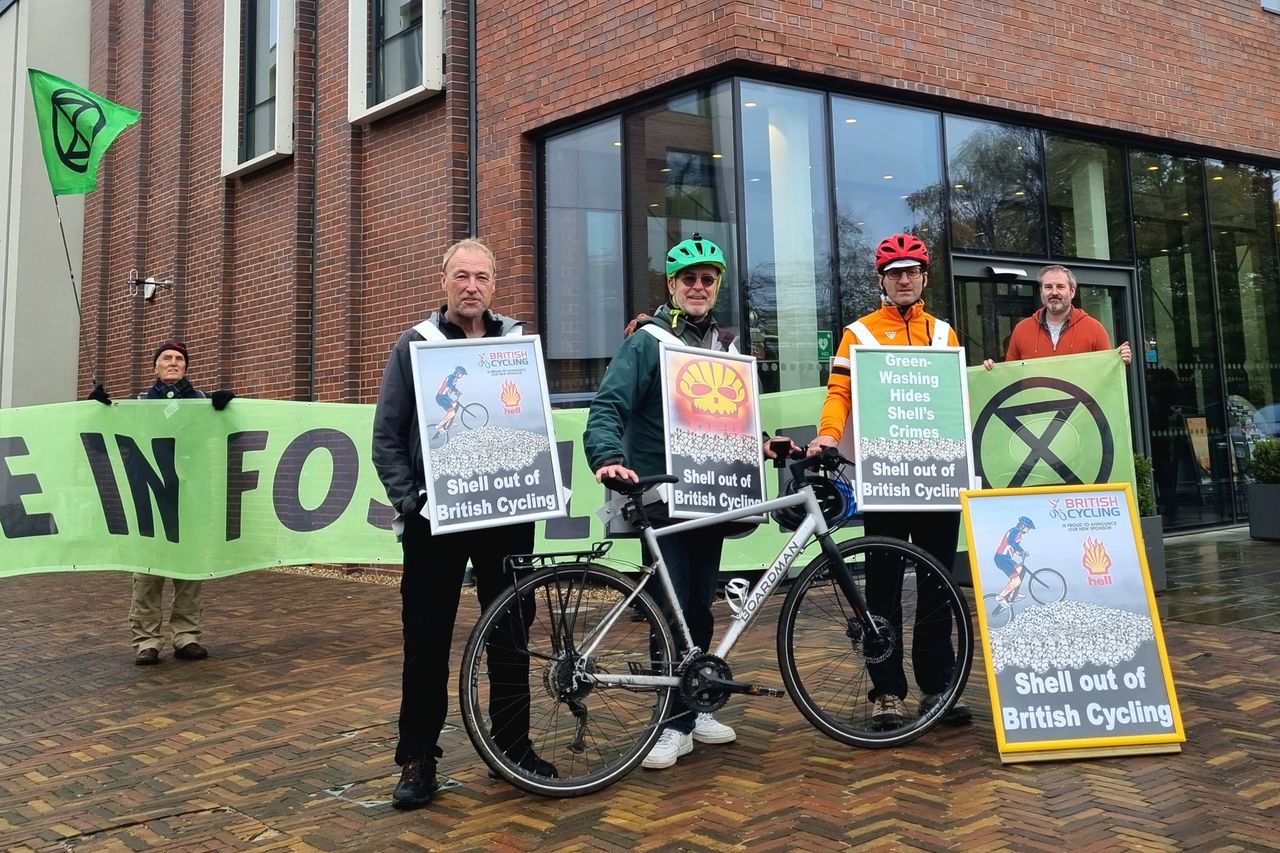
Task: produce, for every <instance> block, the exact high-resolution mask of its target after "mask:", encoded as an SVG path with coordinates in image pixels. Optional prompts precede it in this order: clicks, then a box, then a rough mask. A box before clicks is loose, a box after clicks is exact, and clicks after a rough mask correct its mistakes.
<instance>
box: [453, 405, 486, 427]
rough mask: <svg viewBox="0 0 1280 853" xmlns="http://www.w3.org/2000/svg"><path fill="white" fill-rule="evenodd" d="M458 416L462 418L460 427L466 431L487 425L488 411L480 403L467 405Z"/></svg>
mask: <svg viewBox="0 0 1280 853" xmlns="http://www.w3.org/2000/svg"><path fill="white" fill-rule="evenodd" d="M458 416H459V417H460V418H462V425H463V426H464V427H466V428H467V429H480V427H482V426H484V425H485V424H487V423H489V410H488V409H486V408H485V407H484V406H482V405H481V404H480V403H467V404H466V405H465V406H463V407H462V411H461V412H459V413H458Z"/></svg>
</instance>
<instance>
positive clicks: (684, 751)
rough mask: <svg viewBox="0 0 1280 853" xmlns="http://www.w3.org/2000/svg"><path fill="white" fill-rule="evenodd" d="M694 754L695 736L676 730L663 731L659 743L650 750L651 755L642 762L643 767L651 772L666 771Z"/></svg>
mask: <svg viewBox="0 0 1280 853" xmlns="http://www.w3.org/2000/svg"><path fill="white" fill-rule="evenodd" d="M691 752H693V735H689V734H684V733H683V732H678V731H676V730H675V729H663V730H662V736H661V737H659V738H658V742H657V743H655V744H654V745H653V749H651V750H649V754H648V755H646V756H645V757H644V761H641V762H640V766H641V767H645V768H648V769H649V770H664V769H666V768H668V767H670V766H671V765H673V764H675V763H676V759H677V758H679V757H680V756H682V755H688V754H689V753H691Z"/></svg>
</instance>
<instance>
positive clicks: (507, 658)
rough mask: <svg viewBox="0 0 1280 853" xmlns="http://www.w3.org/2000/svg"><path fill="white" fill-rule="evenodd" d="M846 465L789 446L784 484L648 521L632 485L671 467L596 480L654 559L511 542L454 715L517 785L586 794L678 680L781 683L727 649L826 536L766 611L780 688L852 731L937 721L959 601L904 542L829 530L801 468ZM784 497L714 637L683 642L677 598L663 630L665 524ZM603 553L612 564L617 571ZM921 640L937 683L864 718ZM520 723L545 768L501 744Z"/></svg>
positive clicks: (956, 635) (722, 691)
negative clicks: (770, 551) (884, 716)
mask: <svg viewBox="0 0 1280 853" xmlns="http://www.w3.org/2000/svg"><path fill="white" fill-rule="evenodd" d="M846 464H848V461H847V460H845V459H843V458H842V457H840V456H839V455H838V454H837V453H835V451H834V450H831V451H829V452H828V453H826V454H823V455H820V456H814V457H810V458H808V459H802V460H799V461H797V462H794V463H793V464H792V466H791V468H792V476H793V478H797V479H796V482H798V483H805V485H803V487H801V488H799V489H798V490H797V491H795V492H794V493H793V494H788V495H785V496H783V497H780V498H777V499H775V500H770V501H765V502H764V503H760V504H755V505H752V506H748V507H744V508H742V509H736V510H730V511H727V512H722V513H718V514H715V515H712V516H707V517H704V518H697V519H693V520H688V521H682V522H679V523H676V524H672V525H671V526H668V527H662V528H661V529H655V528H654V527H653V526H652V525H651V524H650V521H649V518H648V515H647V513H646V508H645V497H644V496H645V493H646V492H648V491H649V490H650V489H652V488H653V487H655V486H656V485H658V484H659V483H664V482H675V479H676V478H674V477H670V476H658V477H645V478H641V480H640V482H639V483H629V482H623V481H615V482H612V483H608V484H607V485H609V486H610V488H612V489H614V490H615V491H620V492H623V493H624V494H625V498H623V499H622V500H623V502H624V507H623V510H622V514H623V517H625V518H626V519H627V520H629V521H630V522H631V524H632V525H634V526H635V528H636V529H637V530H638V531H639V533H640V535H641V536H642V537H643V538H644V540H645V542H647V543H648V546H649V552H650V553H651V554H654V555H656V557H655V559H654V562H653V563H652V564H651V565H647V566H634V565H631V564H626V563H622V562H621V561H612V560H608V556H607V555H608V552H609V547H610V545H611V544H612V543H610V542H603V543H599V544H597V545H595V546H594V547H593V549H592V550H591V551H587V552H580V553H558V554H535V555H525V556H519V557H509V558H508V568H509V570H511V571H512V572H513V573H514V575H515V582H514V583H513V585H512V586H511V587H509V588H508V589H507V590H506V591H505V592H504V593H502V594H501V595H500V596H499V597H498V598H497V599H496V600H495V601H494V602H493V603H492V604H491V605H490V607H489V608H488V609H487V610H485V612H484V613H483V614H482V615H481V617H480V620H479V621H478V622H477V624H476V626H475V628H474V629H473V630H472V632H471V637H470V640H469V642H468V643H467V648H466V651H465V652H464V654H463V659H462V667H461V671H460V676H459V678H460V683H459V695H460V699H461V705H462V719H463V724H464V725H465V727H466V730H467V734H468V735H469V736H470V738H471V742H472V743H473V744H474V745H475V748H476V751H477V752H479V754H480V756H481V758H482V759H483V760H484V761H485V763H486V764H488V765H489V767H490V768H491V769H492V770H493V771H494V772H495V773H496V774H497V775H498V776H500V777H502V778H504V779H506V780H507V781H509V782H511V783H512V784H514V785H516V786H517V787H519V788H522V789H524V790H526V791H529V792H531V793H535V794H541V795H545V796H554V797H574V796H580V795H583V794H589V793H592V792H595V791H599V790H601V789H602V788H604V787H606V786H608V785H611V784H613V783H614V782H616V781H618V780H619V779H621V778H622V777H624V776H626V775H627V774H628V773H630V772H631V771H632V770H633V769H635V767H636V766H637V765H639V764H640V762H641V761H642V760H643V759H644V756H645V755H646V754H647V753H648V752H649V750H650V748H652V746H653V745H654V743H655V742H656V741H657V740H658V737H659V736H660V734H661V732H662V729H663V726H664V724H666V723H667V722H668V721H669V718H670V710H671V706H672V702H673V694H674V693H675V691H680V693H681V695H682V697H683V698H684V700H685V703H686V704H687V705H688V706H689V707H690V708H691V709H693V710H692V713H699V712H704V711H706V712H710V711H715V710H716V709H718V708H720V707H722V706H723V705H724V704H725V702H727V701H728V698H729V696H731V695H732V694H735V693H740V694H747V695H757V696H782V695H783V691H781V690H779V689H776V688H773V687H768V686H764V685H760V684H754V683H749V682H744V681H739V680H735V679H734V677H733V672H732V670H731V669H730V666H729V656H730V653H731V652H732V651H733V649H734V647H735V646H736V644H737V642H738V640H739V639H740V638H741V637H742V635H743V633H744V632H745V631H746V630H747V629H748V628H749V627H751V625H752V624H753V623H754V622H755V621H756V619H757V618H758V617H759V616H760V614H761V613H762V612H763V611H764V606H763V605H764V603H765V601H766V600H767V599H768V598H769V596H770V595H771V594H772V593H773V592H774V591H775V590H776V589H777V588H778V587H779V586H780V585H781V584H782V583H783V581H784V580H785V579H786V578H787V576H788V573H789V571H790V569H791V567H792V565H793V564H794V563H795V561H796V559H797V558H798V557H799V556H800V554H801V553H802V552H803V551H804V549H805V546H806V545H808V543H809V542H810V540H811V539H813V538H815V537H816V538H817V539H818V541H819V543H820V545H821V548H822V553H821V554H820V555H819V556H818V557H817V558H815V559H814V560H813V561H812V562H810V563H809V565H807V566H806V567H805V568H804V569H802V570H801V571H800V572H799V574H798V575H797V576H796V578H795V580H794V581H792V583H791V585H790V591H789V592H788V594H787V597H786V600H785V602H784V603H783V605H782V611H781V614H780V616H779V619H778V632H777V653H778V661H779V666H780V669H781V672H782V679H783V682H784V683H785V685H786V691H787V692H788V693H789V694H790V695H791V698H792V700H793V701H794V702H795V704H796V706H797V707H798V708H799V710H800V712H801V713H802V714H803V715H804V716H805V718H806V719H808V720H809V722H810V723H812V724H813V725H814V726H815V727H816V728H818V729H819V730H820V731H822V732H823V733H824V734H826V735H828V736H830V737H832V738H835V739H836V740H838V741H841V742H843V743H846V744H850V745H853V746H859V747H888V746H896V745H899V744H904V743H907V742H909V741H911V740H913V739H915V738H917V737H919V736H920V735H922V734H923V733H925V732H926V731H928V730H929V729H931V728H932V727H933V726H934V725H936V724H937V723H938V722H939V721H940V720H942V718H943V716H944V715H945V714H946V713H947V712H948V711H949V710H950V709H951V707H952V706H953V705H954V704H955V702H956V700H957V699H958V698H959V696H960V694H961V692H962V691H963V689H964V685H965V682H966V680H967V679H968V675H969V668H970V665H971V663H972V659H973V633H972V628H971V623H970V618H969V609H968V606H967V604H966V602H965V598H964V595H963V594H962V593H961V591H960V589H959V588H958V587H957V586H956V585H955V583H954V582H953V581H952V580H951V577H950V575H949V574H948V572H947V571H946V570H945V569H944V568H943V567H942V566H941V565H940V564H939V563H938V562H937V561H936V560H935V559H934V558H933V557H931V556H930V555H929V554H927V553H926V552H924V551H922V550H921V549H919V548H917V547H915V546H914V545H910V544H908V543H906V542H903V541H901V540H898V539H892V538H888V537H861V538H857V539H851V540H847V541H845V542H844V543H840V544H837V543H836V542H835V540H834V539H833V538H832V537H831V530H830V528H829V526H828V523H827V519H826V518H825V517H824V515H823V511H822V506H821V504H820V500H819V498H818V497H816V496H815V493H814V488H813V486H812V485H811V484H810V483H811V482H812V475H811V472H813V471H814V470H815V469H816V468H818V467H820V466H834V470H838V469H839V466H842V465H846ZM807 474H808V475H809V477H808V478H807V479H806V475H807ZM824 502H825V501H824ZM790 508H802V509H803V517H802V519H801V520H800V522H799V524H798V526H797V527H796V529H795V532H794V534H793V535H792V536H791V538H790V540H788V542H787V543H786V544H785V545H784V546H783V548H782V551H781V552H780V553H779V554H778V556H777V558H776V559H774V560H773V562H772V563H771V564H770V565H769V567H768V568H767V569H766V570H765V571H764V573H763V574H762V575H761V577H760V578H759V580H757V581H756V583H755V585H754V586H753V587H752V589H751V590H750V591H749V592H748V593H747V595H746V597H745V599H744V600H743V601H742V603H741V606H740V608H739V610H738V612H737V613H735V614H734V616H733V617H732V619H731V620H730V622H729V624H728V627H727V628H726V630H725V632H724V636H723V638H722V639H721V640H720V643H719V645H717V646H716V648H715V650H714V652H709V651H708V650H704V649H699V648H697V647H696V646H695V645H694V644H693V641H692V638H691V637H690V634H689V628H688V624H687V622H686V621H685V617H684V614H683V612H681V610H680V609H679V607H678V606H676V607H674V608H673V617H674V618H673V622H674V628H675V630H676V631H678V632H679V636H680V637H681V638H682V640H683V642H682V643H679V644H677V643H676V641H675V639H674V637H673V635H672V629H671V626H669V625H668V623H667V621H666V620H665V619H664V618H663V616H662V611H661V609H660V608H659V606H658V604H657V603H656V602H655V600H654V596H653V594H652V593H653V592H656V593H658V594H661V595H665V596H667V597H668V600H670V601H673V602H674V601H675V595H674V592H673V589H672V585H671V579H670V576H669V574H668V571H667V567H666V564H665V563H664V562H663V561H662V557H661V550H660V548H659V547H658V544H659V542H660V541H661V539H662V538H663V537H665V536H669V535H672V534H675V533H679V532H682V531H688V530H697V529H700V528H705V527H710V526H712V525H717V524H723V523H725V522H728V521H736V520H742V519H746V518H749V517H752V516H759V515H761V514H763V513H774V512H779V511H786V510H788V509H790ZM606 561H607V562H612V563H614V564H615V565H623V566H626V567H627V568H628V569H629V570H630V574H624V573H623V572H621V571H618V570H617V569H616V568H615V567H613V566H611V565H608V564H606ZM653 584H657V585H658V586H657V589H656V590H653V589H652V585H653ZM868 601H870V602H871V603H870V605H869V604H868ZM633 611H634V612H635V613H636V614H638V616H639V617H641V618H640V619H637V618H634V617H633ZM926 634H927V635H928V639H927V640H925V639H924V637H925V635H926ZM677 649H687V651H685V652H684V653H682V654H678V653H677ZM929 655H943V656H950V658H951V660H952V661H953V663H952V664H951V665H950V668H949V671H948V672H946V673H945V674H944V676H943V678H945V683H944V684H941V685H938V686H937V689H936V690H930V696H931V697H936V698H931V701H930V703H928V705H927V707H925V708H924V710H923V713H921V715H920V716H918V717H910V718H909V719H907V720H905V721H904V722H903V723H902V724H901V725H898V726H895V727H888V728H886V727H884V726H881V725H878V724H877V723H876V721H875V720H873V719H872V711H873V703H872V702H871V696H872V695H873V693H874V691H875V686H876V681H877V680H879V681H881V682H884V681H885V680H886V679H888V680H893V673H894V672H895V671H896V673H897V679H898V680H899V681H901V680H902V678H903V676H902V667H903V662H904V661H912V662H913V663H915V664H917V671H918V670H919V667H918V661H919V660H920V658H921V657H922V656H929ZM903 683H905V682H903ZM922 692H923V691H922ZM920 698H922V697H916V699H920ZM910 700H911V697H908V701H910ZM525 730H527V732H528V743H529V745H530V747H531V748H532V749H533V750H534V751H536V753H537V754H538V755H539V756H540V757H541V758H543V759H545V760H546V761H549V762H551V763H552V764H553V765H554V766H555V768H556V771H557V775H556V776H555V777H549V776H544V775H538V774H536V773H534V772H533V771H532V770H530V769H527V768H526V767H524V766H522V763H521V759H522V758H524V757H525V755H526V753H525V752H524V751H523V750H520V754H509V753H508V752H507V751H504V747H509V745H510V744H512V743H515V742H523V739H524V731H525ZM526 763H527V762H526Z"/></svg>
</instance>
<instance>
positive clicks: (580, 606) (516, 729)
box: [458, 563, 675, 797]
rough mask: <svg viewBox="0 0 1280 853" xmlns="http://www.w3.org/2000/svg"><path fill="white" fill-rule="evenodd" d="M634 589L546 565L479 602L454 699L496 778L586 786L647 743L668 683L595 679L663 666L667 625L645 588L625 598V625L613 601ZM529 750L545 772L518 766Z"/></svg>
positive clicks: (577, 790)
mask: <svg viewBox="0 0 1280 853" xmlns="http://www.w3.org/2000/svg"><path fill="white" fill-rule="evenodd" d="M635 588H636V585H635V583H634V582H633V581H632V580H631V579H630V578H628V577H627V576H625V575H623V574H621V573H619V572H616V571H614V570H613V569H610V568H607V567H604V566H600V565H596V564H592V563H572V564H567V565H559V566H550V567H548V568H545V569H540V570H539V571H536V572H534V573H532V574H530V575H528V576H527V577H523V578H519V579H518V580H517V582H516V584H515V585H514V586H512V587H509V588H508V589H507V590H506V591H505V592H503V593H502V594H501V595H499V596H498V598H497V599H496V600H495V601H494V602H493V604H491V605H490V606H489V608H488V609H487V610H485V612H484V614H483V615H482V616H481V617H480V621H479V622H477V623H476V626H475V628H474V629H473V630H472V632H471V639H470V640H469V642H468V643H467V649H466V651H465V652H464V653H463V657H462V667H461V671H460V673H459V688H458V695H459V698H460V700H461V705H462V722H463V725H464V726H465V727H466V730H467V735H468V736H469V737H470V738H471V742H472V744H474V745H475V748H476V751H477V752H478V753H480V757H481V758H482V759H484V762H485V763H486V764H488V765H489V767H490V768H491V769H492V770H493V771H494V772H495V773H497V774H498V775H499V776H501V777H502V778H504V779H506V780H507V781H508V782H510V783H512V784H513V785H515V786H517V787H519V788H522V789H524V790H526V791H529V792H531V793H534V794H542V795H544V796H549V797H576V796H580V795H582V794H590V793H592V792H594V791H599V790H600V789H602V788H604V787H606V786H608V785H611V784H613V783H614V782H616V781H618V780H619V779H621V778H622V777H623V776H626V775H627V774H628V773H630V772H631V771H632V770H633V769H635V767H636V765H638V764H639V763H640V762H641V761H642V760H643V759H644V756H645V755H646V754H647V753H648V752H649V749H650V748H651V747H652V746H653V744H654V743H655V742H657V740H658V737H659V735H661V733H662V726H663V723H664V721H665V720H666V718H667V714H668V712H669V709H670V706H671V701H672V689H673V688H671V687H655V686H644V687H642V686H629V687H624V686H620V685H605V684H601V683H599V682H598V681H597V680H596V678H597V677H598V676H600V675H605V674H609V675H627V674H629V673H630V674H643V675H655V674H660V675H670V674H671V671H672V666H671V661H673V660H674V659H675V642H674V641H673V640H672V638H671V630H670V628H669V627H668V626H667V623H666V620H665V619H663V618H662V615H661V612H660V611H659V609H658V606H657V604H655V603H654V601H653V599H652V598H651V597H650V596H649V594H648V593H647V592H641V593H640V594H639V595H638V596H636V597H635V599H634V601H633V604H632V607H634V608H635V609H636V610H638V611H639V612H640V613H641V614H643V615H644V617H645V618H646V620H647V621H646V622H644V623H639V622H634V621H632V619H631V609H632V608H631V607H628V606H626V604H625V602H626V600H627V598H628V597H629V596H631V595H632V593H633V592H634V591H635ZM606 625H607V627H606ZM651 631H652V639H651V637H650V632H651ZM597 640H598V641H599V642H598V645H597V646H596V649H595V651H594V652H593V653H591V654H589V655H588V654H586V653H585V649H586V648H587V647H588V646H589V645H590V644H591V643H593V642H596V641H597ZM530 752H532V754H533V755H536V756H537V757H538V758H540V759H542V760H543V761H546V762H550V763H551V764H552V765H553V766H554V767H555V770H556V776H555V777H550V776H545V775H539V774H537V773H535V772H533V771H532V769H531V768H530V767H529V766H525V765H531V764H532V761H530V758H531V755H530ZM522 761H523V764H522Z"/></svg>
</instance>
